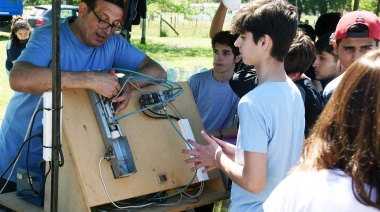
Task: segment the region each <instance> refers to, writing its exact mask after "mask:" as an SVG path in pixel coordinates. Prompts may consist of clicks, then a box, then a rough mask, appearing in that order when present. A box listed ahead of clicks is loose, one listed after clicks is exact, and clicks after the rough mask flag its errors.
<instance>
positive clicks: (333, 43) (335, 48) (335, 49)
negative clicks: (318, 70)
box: [331, 40, 338, 55]
mask: <svg viewBox="0 0 380 212" xmlns="http://www.w3.org/2000/svg"><path fill="white" fill-rule="evenodd" d="M331 44H332V46H333V48H334V54H336V55H338V46H337V45H336V40H332V41H331Z"/></svg>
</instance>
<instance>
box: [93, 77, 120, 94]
mask: <svg viewBox="0 0 380 212" xmlns="http://www.w3.org/2000/svg"><path fill="white" fill-rule="evenodd" d="M88 73H90V75H91V76H90V78H91V81H92V82H91V89H92V90H94V91H95V92H96V93H98V94H100V95H102V96H104V97H107V98H110V99H111V98H113V97H116V96H117V95H118V94H119V91H120V89H121V86H120V83H119V80H118V76H117V75H115V74H110V73H106V72H88Z"/></svg>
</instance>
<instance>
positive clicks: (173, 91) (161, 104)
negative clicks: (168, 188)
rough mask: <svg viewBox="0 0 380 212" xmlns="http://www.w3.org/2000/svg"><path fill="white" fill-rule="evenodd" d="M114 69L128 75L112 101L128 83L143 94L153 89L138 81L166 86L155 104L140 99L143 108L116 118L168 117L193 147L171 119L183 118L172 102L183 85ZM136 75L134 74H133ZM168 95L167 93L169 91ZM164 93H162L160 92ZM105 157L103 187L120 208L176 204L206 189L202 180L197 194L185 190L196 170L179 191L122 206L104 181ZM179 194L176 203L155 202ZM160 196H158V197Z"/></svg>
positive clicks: (149, 92)
mask: <svg viewBox="0 0 380 212" xmlns="http://www.w3.org/2000/svg"><path fill="white" fill-rule="evenodd" d="M112 69H113V70H115V72H116V73H123V74H125V75H127V74H128V75H127V77H121V78H119V79H120V80H123V79H124V80H125V82H124V84H123V86H122V88H121V89H120V91H119V93H118V94H117V95H116V96H115V97H114V98H113V99H112V102H113V100H114V99H115V98H117V96H119V95H120V93H121V92H122V90H123V89H124V87H125V85H126V84H127V83H130V84H131V85H132V86H133V87H135V88H136V90H138V91H140V92H141V93H142V95H144V94H152V92H151V91H147V90H144V89H141V88H140V87H139V85H138V82H143V83H148V84H152V85H159V86H161V87H163V88H165V91H164V92H165V93H164V94H165V97H164V98H158V99H159V100H158V102H156V100H154V101H153V102H154V103H153V104H149V105H147V104H144V103H143V102H142V101H140V104H141V109H139V110H136V111H133V112H130V113H128V114H125V115H123V116H121V117H119V118H117V119H116V121H118V120H120V119H123V118H125V117H127V116H130V115H133V114H136V113H139V112H143V113H144V114H145V115H147V116H148V117H151V118H165V119H168V120H169V122H170V123H171V125H172V126H173V128H174V129H175V131H176V132H177V134H178V135H179V136H180V137H181V138H182V140H183V141H184V142H185V143H186V145H187V146H188V148H189V149H192V146H191V145H190V144H189V143H188V142H187V140H186V139H185V138H184V137H183V135H182V133H181V132H180V131H179V130H178V129H177V127H176V126H175V125H174V123H173V122H172V120H171V119H176V120H177V121H178V120H180V119H181V118H183V116H182V114H181V113H180V112H179V111H178V109H177V108H175V107H174V105H172V104H171V102H172V101H173V100H175V99H176V98H177V97H178V96H179V95H181V94H182V93H183V92H184V89H183V87H182V86H181V85H180V84H178V83H176V82H171V81H168V80H166V79H159V78H154V77H151V76H149V75H145V74H142V73H139V72H135V71H130V70H126V69H119V68H112ZM132 75H134V76H132ZM132 81H134V82H136V83H132ZM166 92H167V93H168V95H166V94H167V93H166ZM160 94H162V93H160ZM157 96H158V97H160V95H159V94H157ZM166 105H168V107H169V108H170V109H171V110H172V111H173V112H174V113H175V114H176V116H173V115H169V114H168V112H167V110H166ZM154 108H163V109H164V111H165V114H164V115H163V114H160V113H157V112H155V111H154V110H153V109H154ZM146 111H149V112H151V113H152V114H154V115H156V117H154V116H151V115H149V114H147V113H146ZM104 159H108V158H107V157H106V156H105V157H102V158H100V160H99V163H98V168H99V174H100V178H101V181H102V184H103V188H104V191H105V194H106V196H107V198H108V200H109V201H110V202H111V203H112V205H113V206H114V207H116V208H118V209H134V208H143V207H147V206H150V205H157V206H165V205H176V204H179V203H180V202H181V201H182V199H183V198H197V197H198V196H199V195H201V193H202V192H203V189H204V182H201V186H200V190H199V191H198V193H197V194H195V195H190V194H188V193H186V192H185V190H186V189H187V188H188V187H189V186H190V185H191V184H192V183H193V182H194V179H195V177H196V176H197V172H198V171H196V172H195V173H194V175H193V177H192V179H191V180H190V182H189V183H188V184H187V185H186V186H184V187H182V188H181V189H177V192H176V193H174V194H171V195H165V196H160V195H161V192H160V193H158V194H156V195H155V196H153V197H146V196H145V197H140V198H139V199H142V200H146V201H149V202H147V203H145V204H140V205H129V206H120V205H117V204H116V203H115V202H114V201H113V200H112V199H111V197H110V195H109V193H108V190H107V186H106V184H105V182H104V179H103V174H102V169H101V162H102V160H104ZM177 195H180V199H179V200H178V201H177V202H176V203H171V204H162V203H157V202H154V201H162V200H166V199H168V198H170V197H173V196H177ZM157 196H158V197H157ZM119 204H122V203H119Z"/></svg>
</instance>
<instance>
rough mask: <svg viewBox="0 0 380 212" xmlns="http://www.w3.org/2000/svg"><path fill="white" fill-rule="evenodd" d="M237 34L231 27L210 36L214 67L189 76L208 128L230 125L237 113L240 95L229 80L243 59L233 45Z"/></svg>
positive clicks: (199, 108) (201, 114)
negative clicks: (231, 31) (233, 32)
mask: <svg viewBox="0 0 380 212" xmlns="http://www.w3.org/2000/svg"><path fill="white" fill-rule="evenodd" d="M236 38H237V36H236V35H232V34H231V33H230V32H229V31H220V32H218V33H217V34H216V35H215V36H214V37H213V38H212V40H211V44H212V49H213V52H214V56H213V67H214V68H212V69H210V70H208V71H205V72H201V73H197V74H194V75H193V76H191V77H190V78H189V79H188V83H189V85H190V88H191V91H192V94H193V96H194V100H195V103H196V104H197V107H198V110H199V113H200V116H201V119H202V122H203V125H204V127H205V129H206V130H215V129H221V128H226V127H228V125H229V123H230V121H231V119H232V118H233V117H234V116H235V114H236V110H237V104H238V102H239V97H238V96H237V95H236V94H235V93H234V92H233V91H232V89H231V87H230V85H229V83H228V82H229V80H230V79H231V77H232V75H233V74H234V70H235V66H236V63H238V62H239V61H240V60H241V57H240V53H239V49H238V48H237V47H235V46H234V42H235V40H236ZM222 97H223V98H222Z"/></svg>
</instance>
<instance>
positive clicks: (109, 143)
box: [88, 90, 137, 178]
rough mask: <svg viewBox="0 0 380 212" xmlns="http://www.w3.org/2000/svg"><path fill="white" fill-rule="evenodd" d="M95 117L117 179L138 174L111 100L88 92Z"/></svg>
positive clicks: (90, 91) (107, 156)
mask: <svg viewBox="0 0 380 212" xmlns="http://www.w3.org/2000/svg"><path fill="white" fill-rule="evenodd" d="M88 94H89V97H90V100H91V104H92V107H93V109H94V112H95V117H96V120H97V122H98V125H99V129H100V132H101V134H102V138H103V142H104V145H105V148H106V158H107V159H109V160H110V162H111V167H112V171H113V174H114V177H115V178H121V177H126V176H130V175H132V174H134V173H136V172H137V170H136V166H135V163H134V161H133V157H132V153H131V149H130V148H129V144H128V140H127V137H126V136H125V135H123V134H122V132H121V129H120V126H119V123H118V122H117V118H116V117H115V111H114V108H113V105H112V101H111V99H108V98H106V97H104V96H102V95H100V94H98V93H96V92H94V91H92V90H88Z"/></svg>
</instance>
